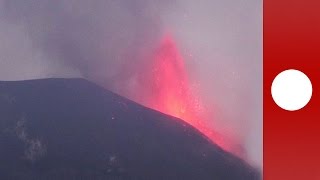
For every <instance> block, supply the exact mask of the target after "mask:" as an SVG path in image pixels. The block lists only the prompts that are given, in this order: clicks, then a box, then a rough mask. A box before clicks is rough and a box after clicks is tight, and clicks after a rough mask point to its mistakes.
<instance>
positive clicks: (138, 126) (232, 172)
mask: <svg viewBox="0 0 320 180" xmlns="http://www.w3.org/2000/svg"><path fill="white" fill-rule="evenodd" d="M0 179H1V180H6V179H23V180H29V179H32V180H33V179H46V180H47V179H59V180H64V179H67V180H73V179H75V180H79V179H84V180H86V179H130V180H131V179H137V180H180V179H181V180H207V179H208V180H209V179H210V180H231V179H232V180H233V179H234V180H242V179H243V180H253V179H259V178H258V174H257V173H256V171H254V170H253V169H252V168H250V167H249V166H248V165H247V164H245V163H244V162H243V161H241V160H240V159H238V158H236V157H234V156H233V155H231V154H229V153H226V152H224V151H223V150H222V149H220V148H219V147H217V146H216V145H215V144H213V143H211V142H210V141H208V140H207V138H205V137H203V136H202V135H201V134H200V133H199V132H198V131H197V130H196V129H194V128H193V127H191V126H189V125H188V124H186V123H184V122H183V121H181V120H179V119H176V118H173V117H170V116H167V115H164V114H162V113H159V112H157V111H154V110H151V109H148V108H145V107H143V106H141V105H139V104H136V103H134V102H132V101H130V100H127V99H125V98H123V97H120V96H118V95H116V94H114V93H112V92H109V91H107V90H105V89H103V88H101V87H99V86H97V85H95V84H93V83H90V82H88V81H86V80H82V79H43V80H29V81H16V82H0Z"/></svg>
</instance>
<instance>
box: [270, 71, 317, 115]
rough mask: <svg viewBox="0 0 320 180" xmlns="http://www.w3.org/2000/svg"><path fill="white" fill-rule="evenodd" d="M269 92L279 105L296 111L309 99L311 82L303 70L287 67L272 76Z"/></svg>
mask: <svg viewBox="0 0 320 180" xmlns="http://www.w3.org/2000/svg"><path fill="white" fill-rule="evenodd" d="M271 94H272V98H273V100H274V102H275V103H276V104H277V105H278V106H279V107H281V108H282V109H285V110H288V111H296V110H299V109H301V108H303V107H305V106H306V105H307V104H308V102H309V101H310V99H311V96H312V84H311V81H310V79H309V78H308V76H307V75H305V74H304V73H303V72H301V71H298V70H295V69H288V70H285V71H282V72H281V73H279V74H278V75H277V76H276V77H275V78H274V80H273V82H272V86H271Z"/></svg>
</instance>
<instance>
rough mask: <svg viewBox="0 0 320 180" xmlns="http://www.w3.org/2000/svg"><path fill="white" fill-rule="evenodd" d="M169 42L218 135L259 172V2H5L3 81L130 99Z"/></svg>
mask: <svg viewBox="0 0 320 180" xmlns="http://www.w3.org/2000/svg"><path fill="white" fill-rule="evenodd" d="M168 33H170V34H171V35H172V37H173V38H174V39H175V41H176V43H177V47H178V48H179V50H180V53H181V55H182V56H183V59H184V61H185V62H184V63H185V66H186V68H187V72H188V77H189V78H190V79H191V81H192V83H191V85H192V88H193V89H194V90H196V91H197V93H198V94H199V95H200V96H201V100H202V101H203V103H204V104H205V109H206V110H207V111H208V112H209V114H210V116H209V117H210V118H211V119H214V121H212V122H211V123H212V124H211V126H212V127H215V128H216V129H217V130H218V131H219V132H222V133H224V134H226V135H227V136H230V137H232V138H233V139H235V140H236V141H237V142H238V143H239V144H240V146H243V147H244V151H245V153H246V154H247V160H248V162H250V163H251V164H253V165H255V166H258V167H261V166H262V2H261V1H260V0H200V1H194V0H171V1H169V0H117V1H112V0H104V1H103V0H59V1H52V0H26V1H21V0H0V80H24V79H35V78H47V77H83V78H86V79H89V80H92V81H95V82H97V83H99V84H101V85H103V86H104V87H106V88H108V89H111V90H112V91H115V92H116V93H119V94H121V95H124V96H127V97H129V98H130V94H134V93H137V92H136V91H138V89H137V87H139V85H140V84H137V78H138V77H139V76H141V75H143V72H144V71H145V70H146V69H147V68H149V67H150V63H152V62H151V60H150V59H151V57H152V56H153V55H154V52H155V51H156V49H157V47H158V46H159V43H160V42H161V39H162V38H163V36H164V35H165V34H168ZM139 88H141V87H139ZM129 91H130V92H129ZM208 121H209V122H210V120H208Z"/></svg>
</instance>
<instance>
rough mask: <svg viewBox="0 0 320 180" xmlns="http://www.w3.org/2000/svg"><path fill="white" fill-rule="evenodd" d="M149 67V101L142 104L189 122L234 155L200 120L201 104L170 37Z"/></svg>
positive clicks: (147, 80)
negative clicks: (191, 87)
mask: <svg viewBox="0 0 320 180" xmlns="http://www.w3.org/2000/svg"><path fill="white" fill-rule="evenodd" d="M150 67H151V68H150V69H149V71H150V72H149V73H145V74H143V77H142V80H143V82H142V83H143V84H144V85H145V86H146V88H147V89H148V91H149V92H148V93H150V94H149V96H150V97H149V98H146V97H145V98H143V99H142V104H144V105H146V106H148V107H150V108H153V109H155V110H158V111H160V112H163V113H165V114H169V115H172V116H174V117H177V118H180V119H182V120H184V121H186V122H187V123H189V124H190V125H192V126H194V127H195V128H196V129H198V130H199V131H200V132H202V133H203V134H204V135H206V136H207V137H208V138H209V139H211V140H212V141H213V142H215V143H216V144H218V145H219V146H220V147H222V148H223V149H225V150H228V151H231V148H230V147H231V146H230V145H227V143H226V142H225V140H224V139H223V138H222V136H221V135H220V134H218V133H216V132H215V131H214V129H213V128H212V127H211V126H210V125H209V123H208V121H205V120H204V119H203V118H201V117H203V116H201V113H200V110H201V108H202V104H201V102H200V101H199V98H198V97H197V95H196V94H194V92H192V91H191V89H190V82H189V80H188V77H187V72H186V69H185V65H184V60H183V58H182V56H181V55H180V53H179V51H178V49H177V47H176V45H175V42H174V41H173V39H172V38H171V37H170V36H165V38H164V39H163V40H162V41H161V43H160V46H159V48H158V49H157V51H156V52H155V57H154V59H153V61H152V62H151V66H150ZM146 96H147V95H146ZM140 103H141V102H140ZM212 121H213V120H212V119H211V120H210V122H212ZM210 124H212V123H210Z"/></svg>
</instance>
